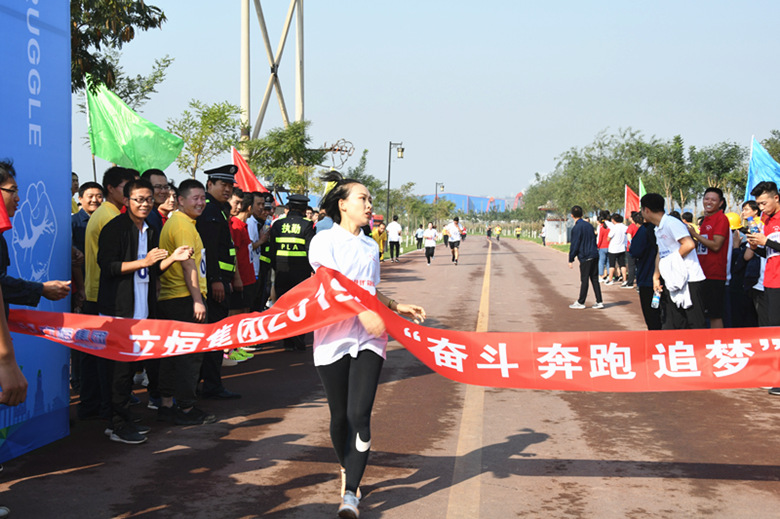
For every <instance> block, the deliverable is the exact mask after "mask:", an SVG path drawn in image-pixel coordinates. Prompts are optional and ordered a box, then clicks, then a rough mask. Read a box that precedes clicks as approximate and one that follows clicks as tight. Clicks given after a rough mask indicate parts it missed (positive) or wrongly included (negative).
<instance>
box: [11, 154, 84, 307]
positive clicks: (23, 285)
mask: <svg viewBox="0 0 780 519" xmlns="http://www.w3.org/2000/svg"><path fill="white" fill-rule="evenodd" d="M15 176H16V170H15V169H14V167H13V163H12V162H11V161H10V160H9V161H0V193H2V195H3V203H4V204H5V210H6V212H7V213H8V217H9V218H13V217H14V214H16V208H17V207H18V205H19V200H20V198H19V186H17V185H16V178H14V177H15ZM10 265H11V257H10V255H9V253H8V244H7V243H6V241H5V236H2V235H0V287H2V290H3V300H4V301H3V302H4V306H5V315H6V316H8V305H9V304H15V305H24V306H33V307H35V306H38V303H39V302H40V300H41V297H45V298H46V299H49V300H51V301H59V300H60V299H62V298H63V297H65V296H67V295H68V294H69V293H70V281H44V282H43V283H38V282H35V281H28V280H26V279H19V278H14V277H11V276H9V275H8V267H9V266H10Z"/></svg>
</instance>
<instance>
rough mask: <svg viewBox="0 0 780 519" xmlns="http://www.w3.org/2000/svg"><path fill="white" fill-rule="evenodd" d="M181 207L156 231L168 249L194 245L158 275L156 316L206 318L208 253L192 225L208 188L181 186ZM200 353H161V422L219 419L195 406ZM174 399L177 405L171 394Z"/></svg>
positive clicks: (197, 422) (200, 320)
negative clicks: (187, 256)
mask: <svg viewBox="0 0 780 519" xmlns="http://www.w3.org/2000/svg"><path fill="white" fill-rule="evenodd" d="M178 201H179V210H178V211H176V212H173V213H171V215H170V217H169V218H168V221H167V222H165V225H163V228H162V234H161V235H160V248H161V249H166V250H167V251H168V253H169V254H172V253H173V251H175V250H176V249H177V248H179V247H182V246H187V247H191V248H192V249H193V254H192V257H191V258H190V259H188V260H185V261H182V262H176V263H174V264H173V265H171V266H170V267H169V268H168V270H166V271H165V272H164V273H163V274H162V276H160V296H159V297H158V298H157V300H158V302H157V312H158V315H159V317H160V319H170V320H173V321H184V322H190V323H205V322H206V304H205V300H206V293H207V291H208V286H207V284H206V272H207V271H206V254H205V249H204V247H203V241H202V240H201V238H200V234H199V233H198V229H197V227H195V224H196V221H197V218H198V216H200V215H201V213H203V209H204V208H205V207H206V188H205V187H203V184H201V183H200V182H198V181H197V180H195V179H188V180H185V181H184V182H182V183H181V185H180V186H179V196H178ZM202 363H203V353H187V354H184V355H175V356H171V357H164V358H163V359H162V360H161V362H160V381H159V387H160V396H161V398H162V405H161V406H160V408H159V409H158V410H157V419H158V420H159V421H165V422H172V423H175V424H177V425H200V424H206V423H214V422H216V421H217V418H216V417H215V416H214V415H213V414H208V413H206V412H204V411H202V410H200V409H198V408H197V407H195V401H196V400H197V396H196V391H197V388H198V380H199V379H200V367H201V364H202ZM174 397H175V398H176V407H174V406H173V399H174Z"/></svg>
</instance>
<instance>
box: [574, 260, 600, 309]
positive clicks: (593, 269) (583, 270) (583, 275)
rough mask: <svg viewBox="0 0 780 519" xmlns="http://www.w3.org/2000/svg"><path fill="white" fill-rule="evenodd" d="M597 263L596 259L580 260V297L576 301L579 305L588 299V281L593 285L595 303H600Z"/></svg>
mask: <svg viewBox="0 0 780 519" xmlns="http://www.w3.org/2000/svg"><path fill="white" fill-rule="evenodd" d="M598 263H599V260H598V258H590V259H586V260H580V297H579V299H577V301H578V302H579V303H580V304H581V305H584V304H585V298H586V297H588V281H590V284H591V285H593V295H595V296H596V302H597V303H601V286H600V285H599V273H598V268H599V267H598Z"/></svg>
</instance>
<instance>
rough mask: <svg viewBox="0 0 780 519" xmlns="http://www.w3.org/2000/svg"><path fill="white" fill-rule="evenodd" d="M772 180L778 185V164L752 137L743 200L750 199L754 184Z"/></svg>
mask: <svg viewBox="0 0 780 519" xmlns="http://www.w3.org/2000/svg"><path fill="white" fill-rule="evenodd" d="M765 180H767V181H770V182H774V183H775V184H778V185H780V164H778V163H777V162H776V161H775V159H773V158H772V156H771V155H770V154H769V152H768V151H766V148H764V147H763V146H761V143H760V142H758V141H757V140H756V138H755V137H753V148H752V151H751V153H750V165H749V166H748V178H747V185H746V186H745V200H752V199H753V197H752V196H750V192H751V191H752V190H753V188H754V187H756V184H758V183H759V182H763V181H765Z"/></svg>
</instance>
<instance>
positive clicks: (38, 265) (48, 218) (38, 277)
mask: <svg viewBox="0 0 780 519" xmlns="http://www.w3.org/2000/svg"><path fill="white" fill-rule="evenodd" d="M23 200H24V201H23V202H22V204H21V206H20V207H19V210H18V211H17V212H16V215H15V216H14V227H13V242H12V246H11V248H12V249H13V251H14V259H15V264H16V268H17V270H18V271H19V276H20V277H21V278H23V279H27V280H30V281H37V282H43V281H45V280H47V279H48V278H49V264H50V263H51V255H52V251H53V250H54V241H55V240H56V238H57V221H56V220H55V218H54V208H53V207H52V205H51V200H49V195H48V194H47V193H46V185H45V184H44V183H43V182H36V183H34V184H30V185H29V186H28V187H27V195H26V196H25V197H24V198H23Z"/></svg>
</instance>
